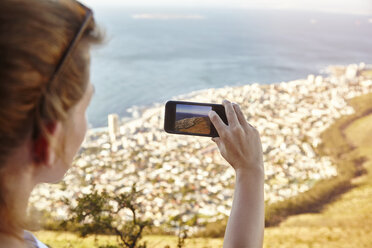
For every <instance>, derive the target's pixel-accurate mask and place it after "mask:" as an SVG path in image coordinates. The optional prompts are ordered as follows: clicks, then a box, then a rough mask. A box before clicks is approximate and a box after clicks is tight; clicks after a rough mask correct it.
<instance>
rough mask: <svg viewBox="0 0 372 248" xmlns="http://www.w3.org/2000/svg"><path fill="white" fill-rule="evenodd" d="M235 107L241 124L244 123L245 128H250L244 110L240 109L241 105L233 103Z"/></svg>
mask: <svg viewBox="0 0 372 248" xmlns="http://www.w3.org/2000/svg"><path fill="white" fill-rule="evenodd" d="M233 107H234V110H235V113H236V116H237V117H238V120H239V123H240V125H242V127H243V128H248V127H249V123H248V122H247V119H245V117H244V114H243V112H242V110H241V109H240V107H239V105H238V104H236V103H233Z"/></svg>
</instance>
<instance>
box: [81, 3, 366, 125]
mask: <svg viewBox="0 0 372 248" xmlns="http://www.w3.org/2000/svg"><path fill="white" fill-rule="evenodd" d="M95 14H96V18H97V22H98V23H99V24H100V25H101V26H102V27H103V28H104V29H105V30H106V37H107V40H108V42H106V44H105V45H104V46H103V47H101V48H97V49H94V50H93V53H92V55H93V56H92V69H91V72H92V73H91V74H92V80H91V81H92V83H93V84H94V85H95V86H96V94H95V97H94V98H93V100H92V103H91V106H90V107H89V108H88V119H89V123H90V127H91V128H97V127H104V126H107V115H108V114H111V113H117V114H118V115H119V116H120V118H131V117H132V113H131V112H130V110H131V109H143V108H148V107H152V106H156V105H159V104H160V105H161V104H164V103H165V102H166V101H167V100H170V99H172V98H177V97H179V96H182V95H188V94H193V93H194V92H197V91H200V90H204V89H210V88H222V87H225V86H241V85H247V84H252V83H259V84H272V83H277V82H283V81H291V80H296V79H300V78H306V77H307V75H309V74H316V75H318V74H324V71H323V70H324V69H325V68H326V67H327V66H328V65H335V64H340V65H348V64H353V63H357V64H359V63H360V62H365V63H367V64H369V63H371V61H372V48H371V47H370V45H369V38H368V37H371V35H372V22H371V21H370V18H369V17H368V16H361V15H350V14H338V13H337V14H334V13H332V14H331V13H323V12H309V11H296V12H295V11H276V10H257V11H252V10H235V9H226V10H222V9H205V8H198V9H190V8H186V9H179V8H178V9H175V8H159V9H151V8H145V9H144V8H125V9H120V8H119V9H116V10H115V11H112V9H110V10H108V9H107V10H105V9H97V10H96V11H95Z"/></svg>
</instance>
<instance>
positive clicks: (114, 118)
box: [108, 114, 119, 141]
mask: <svg viewBox="0 0 372 248" xmlns="http://www.w3.org/2000/svg"><path fill="white" fill-rule="evenodd" d="M108 130H109V136H110V140H111V141H115V140H116V135H117V134H118V133H119V116H118V115H117V114H110V115H108Z"/></svg>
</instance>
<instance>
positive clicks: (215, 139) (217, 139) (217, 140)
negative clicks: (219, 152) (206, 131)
mask: <svg viewBox="0 0 372 248" xmlns="http://www.w3.org/2000/svg"><path fill="white" fill-rule="evenodd" d="M212 140H213V142H214V143H216V145H217V147H218V149H220V146H221V138H219V137H214V138H212Z"/></svg>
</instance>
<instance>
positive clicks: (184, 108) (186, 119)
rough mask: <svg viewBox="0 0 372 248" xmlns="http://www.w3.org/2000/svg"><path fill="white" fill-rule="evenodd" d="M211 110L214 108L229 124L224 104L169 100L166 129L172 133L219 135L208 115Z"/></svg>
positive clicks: (166, 110) (166, 106)
mask: <svg viewBox="0 0 372 248" xmlns="http://www.w3.org/2000/svg"><path fill="white" fill-rule="evenodd" d="M210 110H214V111H215V112H216V113H217V114H218V115H219V116H220V118H221V119H222V121H223V122H224V123H225V124H226V125H227V124H228V122H227V118H226V112H225V107H224V106H223V105H222V104H213V103H198V102H183V101H168V102H167V103H166V104H165V118H164V130H165V131H166V132H167V133H172V134H185V135H196V136H206V137H218V133H217V130H216V128H215V127H214V126H213V124H212V122H211V121H210V119H209V117H208V113H209V111H210Z"/></svg>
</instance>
